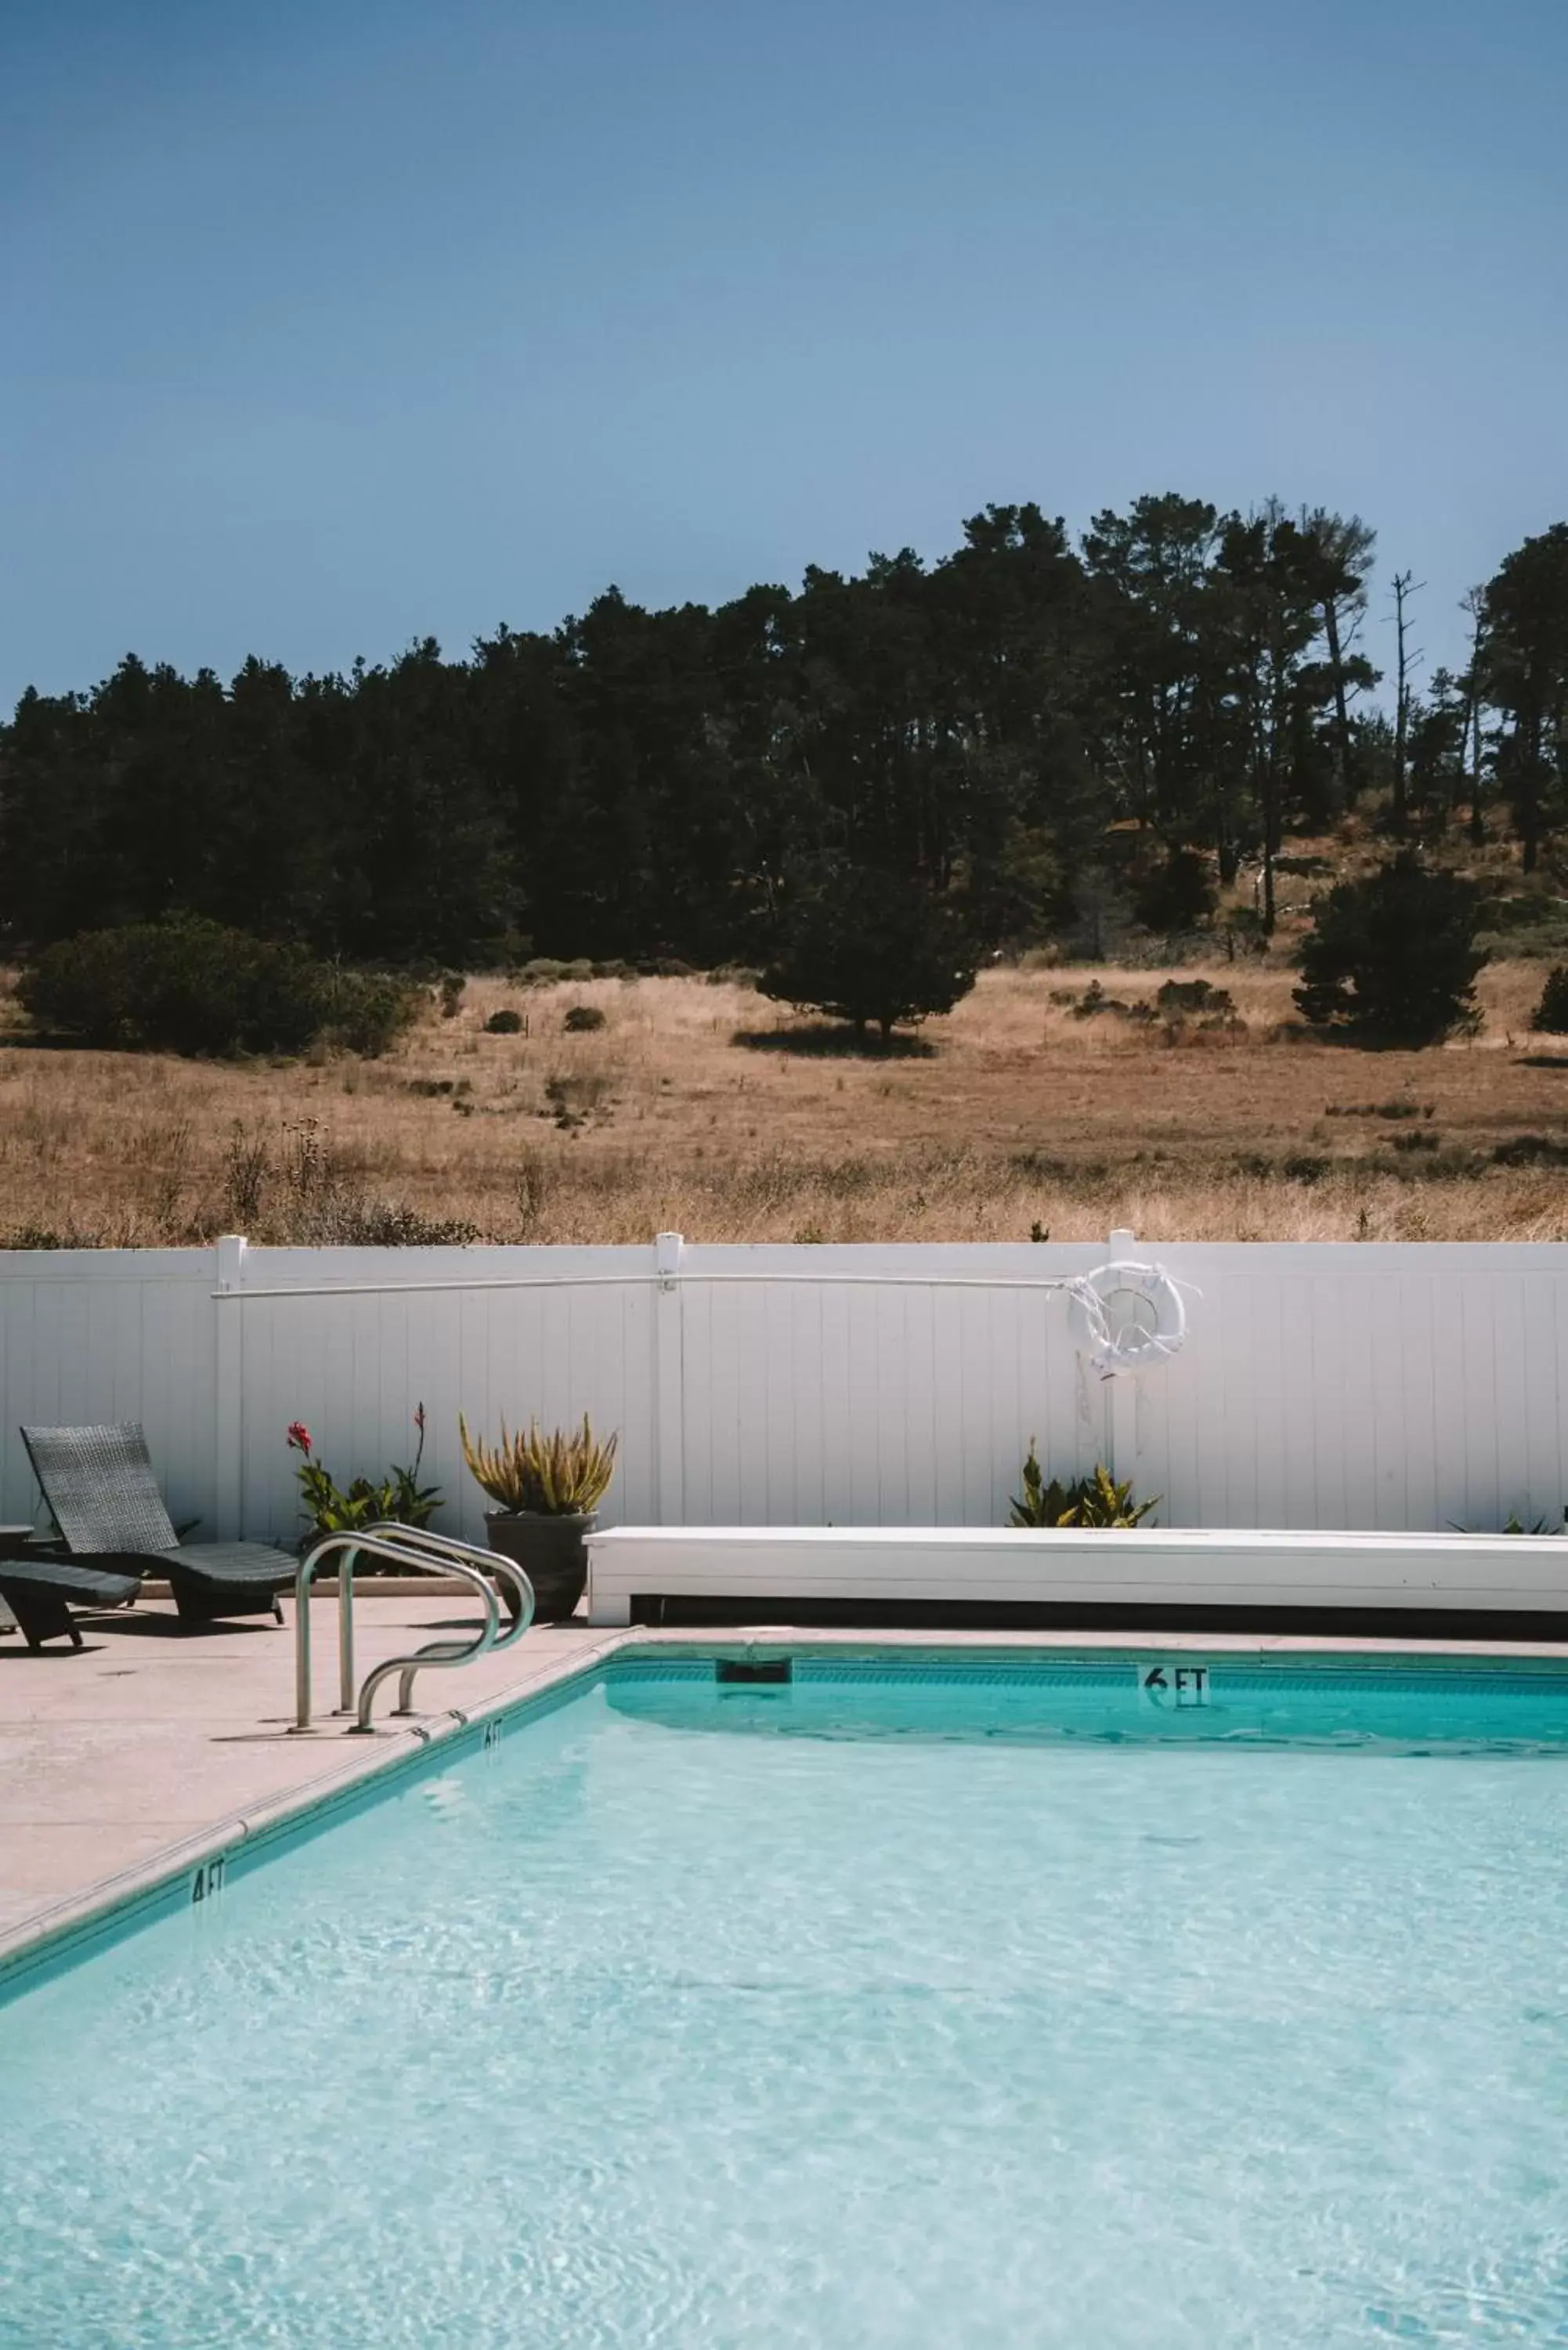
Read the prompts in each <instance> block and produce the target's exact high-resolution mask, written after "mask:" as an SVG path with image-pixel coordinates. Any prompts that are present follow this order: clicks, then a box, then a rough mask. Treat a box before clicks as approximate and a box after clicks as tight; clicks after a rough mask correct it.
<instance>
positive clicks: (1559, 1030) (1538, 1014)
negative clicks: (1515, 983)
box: [1530, 962, 1568, 1036]
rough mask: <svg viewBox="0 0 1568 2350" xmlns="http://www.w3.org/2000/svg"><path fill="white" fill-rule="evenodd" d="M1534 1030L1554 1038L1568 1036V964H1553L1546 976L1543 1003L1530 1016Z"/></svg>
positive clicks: (1542, 995) (1542, 993) (1542, 992)
mask: <svg viewBox="0 0 1568 2350" xmlns="http://www.w3.org/2000/svg"><path fill="white" fill-rule="evenodd" d="M1530 1024H1531V1026H1532V1028H1542V1029H1545V1030H1546V1031H1547V1032H1548V1034H1549V1035H1553V1036H1568V962H1560V963H1555V964H1553V966H1552V969H1551V970H1550V971H1549V972H1547V974H1546V984H1545V986H1544V987H1543V988H1542V991H1541V1001H1540V1003H1538V1004H1537V1005H1536V1007H1535V1009H1534V1011H1533V1012H1532V1014H1531V1016H1530Z"/></svg>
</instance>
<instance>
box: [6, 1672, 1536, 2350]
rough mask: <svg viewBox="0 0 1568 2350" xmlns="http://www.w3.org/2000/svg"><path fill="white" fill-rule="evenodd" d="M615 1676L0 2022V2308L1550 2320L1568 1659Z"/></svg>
mask: <svg viewBox="0 0 1568 2350" xmlns="http://www.w3.org/2000/svg"><path fill="white" fill-rule="evenodd" d="M1201 1694H1202V1695H1203V1696H1205V1697H1206V1698H1207V1699H1208V1700H1209V1701H1208V1703H1207V1704H1205V1705H1199V1706H1196V1707H1193V1708H1191V1709H1190V1710H1185V1709H1184V1710H1183V1711H1181V1712H1179V1713H1177V1712H1175V1711H1172V1710H1171V1703H1172V1700H1169V1698H1168V1694H1167V1696H1165V1697H1162V1696H1161V1694H1160V1692H1158V1690H1157V1691H1156V1692H1155V1693H1154V1694H1153V1696H1152V1697H1151V1696H1149V1695H1147V1694H1146V1693H1145V1692H1144V1691H1143V1690H1142V1689H1141V1687H1140V1685H1139V1676H1138V1674H1137V1671H1136V1670H1135V1669H1134V1668H1133V1667H1131V1666H1130V1665H1126V1664H1123V1665H1111V1666H1106V1667H1102V1668H1099V1669H1094V1670H1088V1669H1084V1670H1079V1669H1062V1668H1058V1669H1054V1670H1053V1671H1051V1672H1048V1673H1039V1672H1033V1671H1031V1672H1016V1673H1013V1674H1012V1675H1011V1676H1009V1675H1008V1674H1007V1673H1005V1672H998V1673H995V1674H993V1675H992V1676H990V1677H989V1678H988V1677H984V1676H981V1677H978V1678H977V1677H973V1676H971V1677H969V1678H966V1679H952V1678H944V1677H943V1676H942V1675H941V1674H940V1673H938V1672H934V1671H930V1670H926V1671H923V1672H919V1673H916V1674H913V1675H909V1674H908V1673H905V1672H901V1671H895V1670H889V1671H886V1672H884V1673H882V1674H880V1675H869V1676H867V1675H857V1674H854V1673H852V1672H849V1671H847V1670H846V1669H845V1668H843V1667H838V1668H833V1669H822V1668H817V1669H813V1670H811V1671H810V1672H806V1671H805V1669H803V1675H802V1677H801V1678H799V1679H796V1681H795V1682H794V1685H793V1686H792V1687H790V1688H788V1689H768V1688H763V1689H749V1688H741V1689H734V1690H729V1689H720V1688H717V1687H716V1686H715V1685H714V1683H713V1681H712V1679H711V1665H707V1666H702V1665H697V1664H692V1665H690V1666H687V1667H684V1668H682V1669H680V1673H677V1672H676V1671H675V1670H674V1669H664V1670H663V1672H662V1673H661V1674H650V1673H648V1672H644V1671H641V1670H632V1671H630V1672H628V1673H625V1674H622V1675H619V1676H618V1677H617V1679H615V1680H614V1681H613V1683H611V1684H609V1685H599V1686H596V1687H594V1688H592V1689H591V1690H588V1691H587V1693H586V1694H584V1695H583V1696H581V1697H579V1698H577V1699H576V1700H574V1701H572V1702H571V1703H569V1704H567V1705H565V1706H563V1707H561V1708H559V1709H558V1710H557V1711H554V1712H552V1713H549V1714H547V1715H545V1716H544V1717H543V1718H541V1719H538V1720H536V1721H531V1722H525V1723H517V1724H513V1725H509V1726H508V1728H507V1731H506V1734H505V1735H504V1738H503V1740H502V1742H501V1743H500V1745H499V1747H498V1748H497V1749H496V1751H495V1752H494V1753H493V1755H483V1756H481V1755H477V1754H476V1755H474V1756H472V1758H471V1759H465V1760H463V1761H461V1762H459V1763H455V1764H452V1765H450V1766H447V1767H442V1768H439V1769H434V1770H431V1772H430V1773H428V1775H426V1776H425V1777H424V1778H423V1779H422V1780H420V1781H418V1782H417V1783H411V1784H409V1785H407V1786H406V1788H405V1789H404V1791H403V1792H401V1793H400V1794H395V1795H393V1796H391V1797H389V1799H388V1800H386V1801H385V1802H383V1803H381V1804H377V1805H375V1806H374V1807H372V1808H369V1809H368V1810H366V1811H364V1812H362V1813H361V1814H359V1815H358V1817H357V1818H354V1819H352V1820H350V1821H349V1822H348V1823H347V1824H346V1825H341V1826H339V1827H337V1828H334V1829H332V1830H331V1831H329V1832H328V1833H327V1834H325V1835H320V1836H317V1837H316V1838H315V1839H314V1840H311V1841H308V1842H304V1843H300V1844H298V1845H296V1846H294V1847H293V1848H292V1849H290V1850H288V1851H286V1852H285V1853H283V1854H281V1855H280V1856H278V1857H277V1858H276V1859H275V1861H274V1862H272V1863H271V1864H270V1865H268V1866H265V1867H263V1868H259V1869H256V1870H254V1872H252V1873H251V1874H249V1875H246V1876H243V1877H237V1878H236V1879H234V1880H233V1881H231V1883H230V1885H229V1886H228V1887H227V1889H226V1890H225V1891H224V1892H223V1895H222V1896H221V1898H218V1899H217V1900H214V1901H205V1902H203V1903H202V1905H201V1906H200V1908H192V1909H190V1910H189V1911H187V1912H184V1913H182V1915H181V1916H179V1917H178V1918H171V1919H169V1920H166V1921H165V1922H163V1923H161V1924H159V1925H157V1926H155V1927H153V1928H151V1929H149V1930H147V1931H145V1932H142V1933H140V1934H138V1935H136V1936H134V1937H132V1938H131V1939H127V1940H125V1941H123V1942H122V1943H120V1944H119V1945H118V1946H117V1947H115V1948H114V1949H112V1950H109V1951H107V1952H106V1953H104V1954H103V1955H101V1956H99V1957H97V1958H94V1959H92V1960H89V1961H88V1962H87V1963H86V1964H85V1965H83V1966H80V1967H78V1968H77V1969H76V1970H73V1971H71V1972H69V1973H67V1974H63V1975H60V1976H58V1977H57V1978H56V1979H55V1980H54V1981H51V1982H49V1983H47V1984H46V1985H44V1986H43V1987H41V1988H39V1989H36V1990H34V1991H29V1992H27V1993H26V1994H25V1995H24V1996H22V1997H21V1998H19V1999H17V2000H16V2001H15V2002H14V2003H12V2004H11V2005H10V2006H8V2007H6V2008H5V2009H4V2010H0V2343H3V2344H4V2345H6V2350H11V2345H25V2350H54V2346H55V2345H59V2350H109V2345H113V2350H131V2345H135V2350H141V2346H142V2345H148V2350H153V2346H154V2345H156V2350H172V2345H180V2350H199V2345H218V2344H222V2345H253V2344H254V2345H290V2350H293V2345H300V2350H306V2345H311V2350H314V2345H324V2350H325V2345H332V2350H358V2345H369V2344H376V2345H396V2350H402V2345H421V2350H425V2345H448V2344H451V2345H464V2350H488V2345H508V2350H510V2345H541V2350H545V2345H548V2350H590V2345H591V2350H622V2345H638V2346H639V2350H644V2345H680V2350H703V2345H713V2350H720V2345H722V2350H784V2345H791V2350H794V2345H800V2350H808V2346H809V2350H917V2345H918V2350H927V2345H929V2350H1010V2346H1011V2345H1027V2350H1035V2345H1063V2350H1123V2345H1128V2350H1132V2345H1137V2350H1176V2345H1202V2350H1230V2345H1243V2344H1244V2345H1257V2350H1296V2345H1302V2350H1306V2345H1311V2350H1327V2346H1328V2345H1340V2344H1345V2345H1350V2344H1384V2343H1389V2344H1396V2343H1397V2344H1408V2343H1421V2344H1449V2343H1452V2344H1465V2345H1478V2344H1484V2345H1490V2344H1494V2343H1495V2344H1501V2343H1529V2344H1536V2345H1539V2344H1549V2343H1553V2342H1568V1866H1565V1863H1568V1767H1565V1766H1568V1684H1564V1683H1563V1682H1558V1681H1554V1680H1552V1679H1549V1678H1546V1677H1541V1678H1538V1679H1531V1678H1529V1677H1517V1678H1515V1677H1510V1676H1506V1675H1505V1676H1499V1675H1496V1674H1489V1673H1476V1674H1468V1673H1467V1674H1448V1675H1443V1676H1438V1675H1422V1674H1405V1675H1399V1674H1389V1673H1361V1674H1351V1673H1345V1672H1339V1671H1335V1672H1329V1673H1326V1674H1324V1675H1321V1676H1314V1674H1313V1673H1312V1672H1309V1671H1304V1670H1301V1669H1295V1670H1293V1671H1291V1672H1289V1673H1283V1674H1269V1673H1264V1672H1255V1673H1251V1674H1241V1673H1231V1674H1227V1673H1226V1672H1225V1671H1224V1670H1223V1669H1220V1670H1217V1671H1216V1672H1215V1673H1214V1674H1213V1676H1212V1678H1211V1680H1210V1684H1209V1685H1208V1687H1207V1688H1206V1689H1205V1690H1203V1691H1202V1692H1201Z"/></svg>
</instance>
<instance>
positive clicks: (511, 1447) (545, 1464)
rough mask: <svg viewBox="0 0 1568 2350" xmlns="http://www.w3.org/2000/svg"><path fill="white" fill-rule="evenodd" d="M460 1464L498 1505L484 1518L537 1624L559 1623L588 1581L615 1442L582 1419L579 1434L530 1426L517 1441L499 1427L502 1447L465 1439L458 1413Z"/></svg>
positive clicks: (465, 1430) (612, 1469)
mask: <svg viewBox="0 0 1568 2350" xmlns="http://www.w3.org/2000/svg"><path fill="white" fill-rule="evenodd" d="M457 1426H458V1433H459V1435H460V1436H461V1437H462V1457H463V1459H464V1461H466V1462H467V1463H468V1466H469V1469H470V1471H472V1475H473V1476H474V1478H475V1479H476V1480H477V1482H479V1483H480V1484H481V1485H482V1486H483V1488H484V1491H485V1492H487V1493H488V1494H489V1496H490V1498H491V1500H492V1501H493V1502H494V1503H497V1505H498V1506H497V1507H496V1508H495V1509H493V1510H486V1512H485V1513H484V1531H485V1534H486V1537H487V1539H488V1541H489V1544H490V1547H491V1549H492V1550H498V1551H499V1552H500V1553H501V1555H502V1556H503V1557H504V1558H509V1559H511V1560H512V1561H513V1562H514V1565H517V1566H520V1567H521V1568H522V1570H523V1572H524V1575H526V1576H527V1578H528V1580H529V1582H530V1583H531V1584H532V1585H533V1586H534V1602H535V1605H534V1614H535V1621H537V1622H539V1623H542V1624H564V1623H565V1622H566V1618H567V1617H568V1616H571V1615H572V1614H574V1613H575V1611H576V1605H577V1602H578V1600H579V1599H580V1598H581V1597H582V1596H583V1586H584V1585H585V1583H586V1582H587V1574H588V1553H587V1537H588V1535H589V1534H591V1533H592V1532H593V1529H594V1526H595V1524H596V1523H597V1517H598V1505H599V1503H600V1502H601V1501H603V1499H604V1496H605V1490H606V1488H607V1485H608V1483H609V1481H610V1479H611V1477H612V1476H613V1474H614V1473H615V1455H616V1446H617V1444H618V1441H619V1438H618V1436H616V1435H612V1436H610V1437H609V1438H608V1439H607V1441H606V1442H604V1443H603V1444H601V1443H600V1442H599V1441H598V1440H597V1438H596V1437H595V1435H594V1432H593V1430H592V1428H591V1427H590V1426H589V1424H588V1416H587V1412H585V1413H584V1414H583V1424H582V1426H581V1428H580V1429H572V1430H566V1429H560V1428H556V1429H552V1430H550V1431H549V1432H548V1434H546V1433H545V1432H544V1431H543V1430H541V1429H540V1428H539V1426H538V1424H537V1422H536V1421H534V1420H530V1421H529V1423H528V1432H527V1434H526V1435H524V1433H523V1431H522V1430H521V1429H519V1430H518V1431H517V1433H516V1434H515V1435H514V1436H509V1435H508V1434H507V1432H506V1422H505V1421H504V1420H503V1421H502V1423H501V1441H500V1443H499V1444H497V1445H493V1446H492V1445H489V1444H486V1442H485V1441H484V1439H483V1437H474V1436H471V1435H470V1434H469V1430H468V1423H467V1421H466V1420H465V1419H463V1417H462V1413H461V1412H460V1413H459V1414H458V1419H457Z"/></svg>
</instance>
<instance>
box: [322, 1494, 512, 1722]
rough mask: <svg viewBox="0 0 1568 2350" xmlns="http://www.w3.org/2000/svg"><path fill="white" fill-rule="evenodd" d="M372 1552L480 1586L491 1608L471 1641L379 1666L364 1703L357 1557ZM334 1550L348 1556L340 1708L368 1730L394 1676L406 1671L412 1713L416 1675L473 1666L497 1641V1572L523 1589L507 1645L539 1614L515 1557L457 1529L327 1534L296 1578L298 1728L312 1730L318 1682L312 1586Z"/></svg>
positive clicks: (342, 1572)
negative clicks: (458, 1534) (463, 1538)
mask: <svg viewBox="0 0 1568 2350" xmlns="http://www.w3.org/2000/svg"><path fill="white" fill-rule="evenodd" d="M367 1551H368V1552H370V1553H372V1554H373V1555H375V1556H376V1557H378V1558H383V1559H386V1560H387V1561H388V1562H389V1564H390V1565H394V1566H405V1567H411V1568H413V1570H414V1571H415V1572H416V1573H417V1574H423V1575H456V1576H457V1577H458V1578H459V1580H460V1581H462V1583H464V1584H466V1585H467V1586H469V1588H470V1589H472V1590H473V1591H476V1592H477V1593H478V1595H479V1596H480V1599H481V1600H482V1602H483V1607H484V1620H483V1624H482V1625H481V1626H480V1627H479V1630H478V1632H477V1634H476V1635H475V1637H474V1638H472V1639H471V1640H463V1641H447V1640H438V1641H433V1642H431V1643H430V1644H429V1645H428V1646H427V1647H425V1648H421V1649H418V1650H416V1651H415V1653H414V1654H413V1655H412V1656H408V1657H397V1658H394V1659H390V1660H389V1662H388V1663H387V1664H385V1665H379V1666H378V1667H377V1668H376V1669H375V1670H374V1671H373V1672H372V1673H370V1674H369V1676H368V1677H367V1679H366V1682H365V1686H364V1688H363V1689H362V1690H360V1691H359V1693H358V1705H356V1701H355V1692H354V1562H355V1560H356V1559H357V1558H358V1555H360V1553H361V1552H367ZM334 1552H340V1553H341V1554H342V1558H341V1564H340V1567H339V1572H338V1586H337V1609H338V1626H339V1640H340V1653H339V1659H338V1690H339V1694H340V1697H341V1700H342V1703H341V1705H340V1707H339V1711H340V1712H343V1713H348V1712H354V1713H355V1714H356V1716H357V1719H356V1722H355V1725H354V1727H355V1728H356V1729H358V1730H361V1731H366V1730H369V1727H370V1708H371V1705H372V1703H373V1701H374V1698H375V1692H376V1690H377V1688H378V1687H379V1684H380V1683H381V1681H383V1680H384V1679H386V1678H387V1677H388V1675H389V1673H393V1672H400V1673H401V1675H402V1680H401V1684H400V1690H399V1699H400V1702H399V1706H398V1711H399V1712H400V1713H407V1712H409V1711H410V1710H411V1708H410V1700H411V1697H412V1692H413V1684H414V1676H415V1674H416V1673H418V1672H419V1671H421V1669H422V1668H423V1667H424V1666H426V1665H457V1664H466V1663H467V1662H468V1661H469V1660H470V1659H472V1658H474V1657H482V1656H483V1655H485V1654H486V1653H487V1651H488V1650H490V1649H491V1648H494V1647H495V1646H496V1634H497V1632H498V1630H499V1627H500V1614H499V1608H498V1605H497V1601H496V1596H495V1586H494V1584H493V1581H492V1580H491V1575H492V1572H493V1570H494V1569H495V1568H496V1567H498V1566H499V1567H500V1568H501V1570H502V1571H503V1572H504V1573H505V1574H506V1575H508V1577H509V1579H510V1581H511V1582H512V1583H513V1584H514V1586H515V1587H516V1590H517V1593H518V1618H517V1621H516V1623H515V1624H514V1625H513V1626H512V1627H510V1629H509V1630H508V1632H507V1634H506V1637H505V1638H504V1640H503V1641H502V1642H501V1644H500V1645H501V1646H502V1647H504V1648H509V1647H510V1646H511V1645H512V1643H513V1641H514V1640H516V1639H519V1638H521V1637H522V1635H523V1633H524V1632H525V1631H526V1630H527V1628H528V1627H529V1625H530V1624H531V1623H532V1621H533V1617H534V1595H533V1591H532V1589H531V1587H530V1586H529V1585H528V1583H527V1579H526V1577H525V1576H524V1575H521V1574H520V1573H519V1572H518V1571H517V1570H516V1569H514V1568H513V1567H512V1565H511V1562H510V1560H503V1559H497V1558H495V1557H494V1556H493V1555H492V1554H491V1553H490V1552H489V1551H481V1550H476V1549H475V1548H474V1547H473V1546H472V1544H468V1543H460V1542H456V1541H454V1540H453V1539H452V1536H451V1535H449V1534H431V1533H430V1531H429V1530H428V1528H419V1527H413V1526H404V1525H396V1524H392V1523H379V1524H377V1525H374V1526H369V1527H366V1528H363V1529H359V1530H357V1531H355V1532H353V1533H348V1532H340V1533H337V1534H327V1535H324V1536H323V1538H322V1540H321V1541H320V1542H318V1543H317V1544H314V1546H313V1547H312V1548H311V1549H310V1550H309V1551H308V1552H307V1553H306V1556H305V1557H304V1558H303V1559H302V1560H301V1561H300V1565H299V1572H298V1574H297V1575H296V1577H295V1585H294V1597H295V1627H294V1660H295V1664H294V1679H295V1720H294V1724H293V1727H294V1729H295V1730H296V1731H308V1730H309V1729H310V1727H311V1718H312V1702H313V1692H312V1687H311V1679H312V1676H311V1653H310V1652H311V1640H310V1586H311V1583H312V1581H313V1580H314V1577H315V1575H316V1572H317V1568H318V1567H319V1566H320V1565H322V1563H323V1562H324V1561H325V1560H326V1559H327V1558H329V1557H330V1556H331V1555H333V1553H334Z"/></svg>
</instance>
